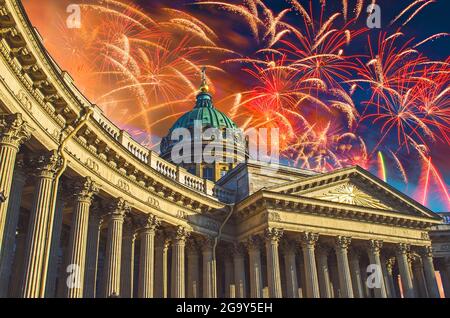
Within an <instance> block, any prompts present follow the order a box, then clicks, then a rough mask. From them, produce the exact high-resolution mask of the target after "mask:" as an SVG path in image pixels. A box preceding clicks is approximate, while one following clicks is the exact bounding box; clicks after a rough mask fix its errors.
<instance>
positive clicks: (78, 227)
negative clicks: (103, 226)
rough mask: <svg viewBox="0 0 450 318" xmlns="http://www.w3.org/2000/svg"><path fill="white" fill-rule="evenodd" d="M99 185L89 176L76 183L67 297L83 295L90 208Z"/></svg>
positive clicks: (69, 250) (69, 249) (69, 247)
mask: <svg viewBox="0 0 450 318" xmlns="http://www.w3.org/2000/svg"><path fill="white" fill-rule="evenodd" d="M97 192H98V188H97V185H96V184H95V182H93V181H92V180H91V178H89V177H87V178H84V179H81V180H78V181H77V182H76V183H75V206H74V210H73V215H72V226H71V228H70V236H69V245H68V253H69V254H68V257H67V260H68V263H67V264H68V268H67V271H68V272H69V274H70V275H71V276H70V277H73V279H72V280H71V281H68V285H66V298H82V297H83V284H84V281H83V278H84V271H85V264H86V245H87V236H88V224H89V208H90V206H91V203H92V198H93V196H94V195H95V194H96V193H97Z"/></svg>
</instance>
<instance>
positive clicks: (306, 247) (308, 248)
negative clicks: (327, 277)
mask: <svg viewBox="0 0 450 318" xmlns="http://www.w3.org/2000/svg"><path fill="white" fill-rule="evenodd" d="M318 239H319V234H317V233H311V232H304V233H302V234H301V240H300V242H301V246H302V251H303V261H304V264H305V279H306V296H307V297H308V298H319V297H320V291H319V280H318V277H317V266H316V256H315V253H314V250H315V246H316V243H317V240H318Z"/></svg>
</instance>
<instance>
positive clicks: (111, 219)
mask: <svg viewBox="0 0 450 318" xmlns="http://www.w3.org/2000/svg"><path fill="white" fill-rule="evenodd" d="M129 212H130V206H129V205H128V203H127V202H126V201H125V200H124V199H122V198H119V199H116V200H115V202H114V203H112V204H111V205H110V212H109V215H108V236H107V241H106V257H105V272H104V281H105V285H104V289H105V290H104V296H105V297H106V298H109V297H120V296H121V294H120V272H121V270H120V265H121V264H120V263H121V260H122V229H123V222H124V218H125V214H128V213H129Z"/></svg>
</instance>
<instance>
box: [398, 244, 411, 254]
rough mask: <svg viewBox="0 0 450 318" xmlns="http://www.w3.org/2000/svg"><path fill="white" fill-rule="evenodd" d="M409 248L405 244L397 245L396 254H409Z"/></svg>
mask: <svg viewBox="0 0 450 318" xmlns="http://www.w3.org/2000/svg"><path fill="white" fill-rule="evenodd" d="M410 249H411V246H410V245H409V244H406V243H400V244H398V245H397V253H399V254H401V255H406V254H408V253H409V251H410Z"/></svg>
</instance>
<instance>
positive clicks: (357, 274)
mask: <svg viewBox="0 0 450 318" xmlns="http://www.w3.org/2000/svg"><path fill="white" fill-rule="evenodd" d="M349 256H350V269H351V276H352V286H353V293H354V296H355V298H364V285H363V279H362V274H361V266H360V264H359V259H360V255H359V252H358V251H356V250H355V249H353V250H351V251H350V255H349Z"/></svg>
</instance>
